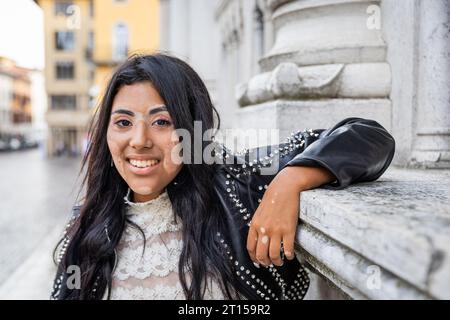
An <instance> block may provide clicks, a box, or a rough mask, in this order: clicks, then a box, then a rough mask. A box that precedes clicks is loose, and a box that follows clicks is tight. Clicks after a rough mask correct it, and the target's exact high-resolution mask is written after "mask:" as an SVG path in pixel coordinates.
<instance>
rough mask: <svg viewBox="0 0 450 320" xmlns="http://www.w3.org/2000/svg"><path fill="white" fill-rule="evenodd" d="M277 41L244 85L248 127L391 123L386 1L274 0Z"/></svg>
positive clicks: (285, 129) (241, 93) (240, 91)
mask: <svg viewBox="0 0 450 320" xmlns="http://www.w3.org/2000/svg"><path fill="white" fill-rule="evenodd" d="M268 4H269V7H270V8H271V9H272V10H273V14H272V22H273V29H274V35H275V38H274V43H273V46H272V47H271V49H270V50H269V51H268V52H267V53H266V54H265V56H264V57H263V58H262V59H261V60H260V65H261V68H262V73H261V74H259V75H257V76H255V77H253V78H251V79H250V80H249V81H248V82H247V83H245V84H243V85H240V86H239V87H238V88H237V89H236V97H237V99H238V101H239V104H240V106H241V107H243V108H241V109H240V111H239V116H238V119H239V121H240V125H241V126H245V127H250V128H279V129H280V130H281V131H280V138H282V137H284V136H286V135H287V134H288V133H289V132H290V131H292V130H298V129H304V128H326V127H329V126H332V125H333V124H335V123H336V122H338V121H340V120H342V119H343V118H345V117H350V116H359V117H365V118H371V119H374V120H376V121H378V122H380V123H381V124H382V125H383V126H385V127H386V128H387V129H388V130H390V129H391V102H390V100H389V93H390V89H391V85H390V82H391V72H390V67H389V65H388V64H387V62H386V45H385V42H384V40H383V38H382V34H381V21H380V19H381V14H380V11H381V8H380V6H379V4H380V0H378V1H373V0H372V1H369V0H301V1H300V0H269V1H268Z"/></svg>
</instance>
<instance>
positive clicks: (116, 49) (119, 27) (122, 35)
mask: <svg viewBox="0 0 450 320" xmlns="http://www.w3.org/2000/svg"><path fill="white" fill-rule="evenodd" d="M128 38H129V34H128V27H127V25H126V24H125V23H122V22H120V23H116V24H115V25H114V27H113V42H112V43H113V60H115V61H120V60H125V59H126V58H127V56H128Z"/></svg>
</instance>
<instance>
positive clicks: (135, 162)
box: [130, 159, 159, 168]
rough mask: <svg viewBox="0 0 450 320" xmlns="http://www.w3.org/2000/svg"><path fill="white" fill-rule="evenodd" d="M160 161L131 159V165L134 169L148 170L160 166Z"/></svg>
mask: <svg viewBox="0 0 450 320" xmlns="http://www.w3.org/2000/svg"><path fill="white" fill-rule="evenodd" d="M158 162H159V160H145V161H142V160H132V159H130V163H131V165H132V166H133V167H137V168H147V167H151V166H154V165H156V164H158Z"/></svg>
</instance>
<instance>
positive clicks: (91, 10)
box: [89, 0, 94, 17]
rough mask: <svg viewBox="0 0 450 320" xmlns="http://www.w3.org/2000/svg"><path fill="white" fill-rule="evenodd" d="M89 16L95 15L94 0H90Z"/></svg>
mask: <svg viewBox="0 0 450 320" xmlns="http://www.w3.org/2000/svg"><path fill="white" fill-rule="evenodd" d="M89 16H90V17H93V16H94V0H89Z"/></svg>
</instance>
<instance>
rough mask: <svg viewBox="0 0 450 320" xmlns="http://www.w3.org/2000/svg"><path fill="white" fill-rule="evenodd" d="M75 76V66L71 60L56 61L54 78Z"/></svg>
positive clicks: (71, 77)
mask: <svg viewBox="0 0 450 320" xmlns="http://www.w3.org/2000/svg"><path fill="white" fill-rule="evenodd" d="M74 77H75V66H74V63H73V62H57V63H56V79H73V78H74Z"/></svg>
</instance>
